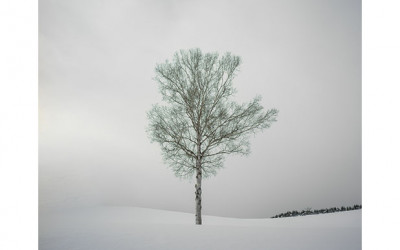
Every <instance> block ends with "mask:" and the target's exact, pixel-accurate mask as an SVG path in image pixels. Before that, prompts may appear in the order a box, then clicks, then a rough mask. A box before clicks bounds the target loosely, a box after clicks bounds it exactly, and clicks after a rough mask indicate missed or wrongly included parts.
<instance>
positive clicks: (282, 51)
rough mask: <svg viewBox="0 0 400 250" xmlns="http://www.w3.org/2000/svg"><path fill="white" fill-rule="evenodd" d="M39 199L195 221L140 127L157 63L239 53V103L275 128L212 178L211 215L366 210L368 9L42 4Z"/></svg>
mask: <svg viewBox="0 0 400 250" xmlns="http://www.w3.org/2000/svg"><path fill="white" fill-rule="evenodd" d="M39 46H40V47H39V102H40V103H39V116H40V117H39V120H40V125H39V126H40V128H39V130H40V131H39V174H40V179H39V192H40V194H39V195H40V197H39V202H40V209H41V211H47V210H48V209H53V208H69V207H73V206H81V205H94V204H109V205H124V206H143V207H151V208H159V209H170V210H176V211H184V212H194V183H189V182H188V181H184V180H179V179H177V178H176V177H175V176H174V175H173V172H172V171H171V170H169V169H168V168H167V167H166V166H165V165H164V164H163V162H162V159H161V155H160V150H159V147H158V145H157V144H151V143H150V141H149V139H148V138H147V135H146V132H145V129H146V126H147V118H146V112H147V111H148V110H149V109H150V108H151V105H152V104H154V103H157V102H160V101H161V96H160V94H159V93H158V87H157V84H156V83H155V82H154V81H153V80H152V77H153V76H154V67H155V65H156V63H160V62H163V61H165V60H166V59H168V58H171V56H172V55H173V53H174V52H175V51H177V50H179V49H190V48H193V47H198V48H200V49H202V50H203V52H214V51H217V52H220V53H224V52H226V51H230V52H232V53H233V54H235V55H238V56H241V58H242V61H243V64H242V66H241V70H240V72H239V74H238V76H237V78H236V79H235V80H234V85H235V87H236V88H237V90H238V94H237V96H236V97H237V100H239V101H249V100H250V99H251V98H252V97H254V96H255V95H261V96H262V97H263V101H262V103H263V105H264V106H265V107H266V108H272V107H275V108H277V109H279V110H280V114H279V117H278V122H276V123H274V124H273V126H272V127H271V128H270V129H268V130H265V131H264V132H263V133H261V134H257V135H256V136H255V137H254V138H253V139H252V141H251V143H252V147H251V148H252V153H251V154H250V155H249V156H248V157H236V156H234V157H228V158H227V160H226V161H225V168H224V169H222V170H220V171H219V173H218V174H217V176H215V177H212V178H210V179H207V180H205V181H204V188H203V213H204V214H209V215H220V216H232V217H268V216H272V215H274V214H276V213H280V212H284V211H287V210H293V209H297V210H301V209H304V208H307V207H312V208H324V207H332V206H341V205H352V204H356V203H361V1H358V0H357V1H349V0H343V1H338V0H329V1H328V0H326V1H324V0H314V1H304V0H303V1H299V0H290V1H225V0H221V1H194V0H193V1H181V0H171V1H165V0H158V1H156V0H153V1H128V0H126V1H122V0H118V1H116V0H104V1H98V0H85V1H82V0H80V1H78V0H69V1H62V0H40V1H39Z"/></svg>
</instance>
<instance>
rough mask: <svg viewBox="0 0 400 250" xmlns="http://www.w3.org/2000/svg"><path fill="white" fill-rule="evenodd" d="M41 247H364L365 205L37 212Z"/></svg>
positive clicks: (318, 249) (274, 249)
mask: <svg viewBox="0 0 400 250" xmlns="http://www.w3.org/2000/svg"><path fill="white" fill-rule="evenodd" d="M39 249H40V250H64V249H65V250H74V249H88V250H103V249H104V250H119V249H126V250H128V249H129V250H131V249H272V250H280V249H286V250H287V249H297V250H302V249H304V250H305V249H307V250H312V249H315V250H328V249H340V250H350V249H361V210H354V211H347V212H339V213H332V214H324V215H309V216H301V217H290V218H278V219H269V218H268V219H235V218H223V217H214V216H203V225H201V226H196V225H194V215H193V214H188V213H180V212H172V211H163V210H155V209H147V208H137V207H96V208H86V209H79V210H74V211H69V212H57V213H55V212H54V213H44V214H40V215H39Z"/></svg>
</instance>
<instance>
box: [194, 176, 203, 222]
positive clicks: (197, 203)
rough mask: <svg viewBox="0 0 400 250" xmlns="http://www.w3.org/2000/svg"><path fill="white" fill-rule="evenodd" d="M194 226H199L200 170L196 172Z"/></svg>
mask: <svg viewBox="0 0 400 250" xmlns="http://www.w3.org/2000/svg"><path fill="white" fill-rule="evenodd" d="M195 188H196V192H195V194H196V224H197V225H201V222H202V221H201V169H199V168H197V170H196V185H195Z"/></svg>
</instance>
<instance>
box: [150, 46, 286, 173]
mask: <svg viewBox="0 0 400 250" xmlns="http://www.w3.org/2000/svg"><path fill="white" fill-rule="evenodd" d="M240 64H241V59H240V57H238V56H234V55H232V54H231V53H225V54H224V55H222V56H220V55H219V54H218V53H205V54H203V53H202V52H201V50H200V49H191V50H188V51H184V50H181V51H179V52H177V53H175V55H174V57H173V59H172V61H168V60H167V61H165V62H164V63H161V64H158V65H157V66H156V68H155V73H156V77H155V80H156V81H157V82H158V84H159V90H160V92H161V94H162V97H163V101H164V102H165V104H164V105H160V104H156V105H154V106H153V108H152V109H151V110H150V111H149V112H148V118H149V121H150V125H149V128H148V132H149V135H150V138H151V140H152V141H154V142H158V143H159V144H160V146H161V150H162V154H163V159H164V160H165V162H166V163H167V164H168V165H169V166H170V167H171V168H172V170H173V171H174V173H175V175H177V176H179V177H187V178H190V177H192V176H193V174H194V173H195V172H196V170H197V169H198V168H199V166H200V170H201V175H202V176H204V177H208V176H211V175H215V174H216V171H217V170H218V169H219V168H221V167H222V166H223V160H224V156H225V155H227V154H242V155H246V154H248V153H249V152H250V143H249V136H250V135H251V134H253V133H255V132H257V131H259V130H262V129H265V128H268V127H270V125H271V123H273V122H275V121H276V117H277V115H278V110H276V109H269V110H266V111H264V109H263V107H262V106H261V104H260V101H261V97H260V96H257V97H255V98H254V99H253V100H251V101H250V102H248V103H244V104H238V103H236V102H235V101H233V100H232V99H231V97H232V96H233V95H234V93H235V92H236V90H235V89H234V88H233V86H232V81H233V79H234V77H235V76H236V74H237V72H238V70H239V66H240Z"/></svg>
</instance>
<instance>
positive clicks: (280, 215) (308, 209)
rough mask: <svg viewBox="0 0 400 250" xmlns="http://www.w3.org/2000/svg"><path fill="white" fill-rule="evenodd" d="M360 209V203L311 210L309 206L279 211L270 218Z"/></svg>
mask: <svg viewBox="0 0 400 250" xmlns="http://www.w3.org/2000/svg"><path fill="white" fill-rule="evenodd" d="M357 209H361V205H354V206H352V207H343V206H342V207H341V208H338V207H332V208H325V209H319V210H316V209H314V210H312V209H311V208H307V209H306V210H302V211H301V212H299V211H297V210H293V211H288V212H286V213H281V214H278V215H275V216H272V217H271V218H283V217H294V216H304V215H311V214H328V213H336V212H343V211H350V210H357Z"/></svg>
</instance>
